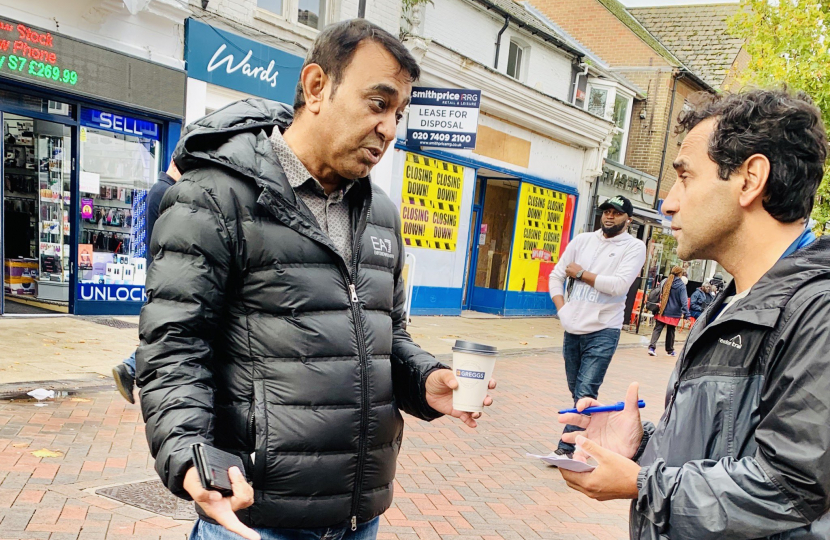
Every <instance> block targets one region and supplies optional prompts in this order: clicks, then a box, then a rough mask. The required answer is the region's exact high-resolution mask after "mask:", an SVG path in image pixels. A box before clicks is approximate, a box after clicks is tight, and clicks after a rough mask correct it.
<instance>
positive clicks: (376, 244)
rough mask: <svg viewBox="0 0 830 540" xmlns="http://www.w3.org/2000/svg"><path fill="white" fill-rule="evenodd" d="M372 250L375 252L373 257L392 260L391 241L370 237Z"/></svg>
mask: <svg viewBox="0 0 830 540" xmlns="http://www.w3.org/2000/svg"><path fill="white" fill-rule="evenodd" d="M372 248H373V249H374V250H375V255H379V256H381V257H386V258H387V259H393V258H394V257H395V255H393V254H392V240H389V239H388V238H378V237H377V236H373V237H372Z"/></svg>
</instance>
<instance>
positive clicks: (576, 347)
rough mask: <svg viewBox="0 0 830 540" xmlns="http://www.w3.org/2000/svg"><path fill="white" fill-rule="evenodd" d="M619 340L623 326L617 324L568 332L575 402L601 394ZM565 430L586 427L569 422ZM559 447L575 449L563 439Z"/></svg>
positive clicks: (567, 370) (568, 370) (569, 373)
mask: <svg viewBox="0 0 830 540" xmlns="http://www.w3.org/2000/svg"><path fill="white" fill-rule="evenodd" d="M619 341H620V330H619V329H617V328H606V329H605V330H599V331H597V332H591V333H590V334H582V335H577V334H569V333H568V332H565V343H564V344H563V345H562V356H564V357H565V375H566V376H567V378H568V389H569V390H570V391H571V397H572V398H573V400H574V404H576V402H577V401H579V400H580V399H581V398H584V397H592V398H594V399H596V397H597V396H598V395H599V387H600V385H602V380H603V379H604V378H605V372H606V371H607V370H608V364H610V363H611V357H612V356H614V352H615V351H616V350H617V343H618V342H619ZM563 431H564V432H565V433H570V432H572V431H582V428H580V427H577V426H572V425H570V424H568V425H566V426H565V429H564V430H563ZM559 448H561V449H563V450H566V451H568V452H573V451H574V446H573V445H572V444H568V443H566V442H562V441H559Z"/></svg>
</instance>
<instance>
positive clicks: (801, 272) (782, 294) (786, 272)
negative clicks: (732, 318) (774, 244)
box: [721, 237, 830, 311]
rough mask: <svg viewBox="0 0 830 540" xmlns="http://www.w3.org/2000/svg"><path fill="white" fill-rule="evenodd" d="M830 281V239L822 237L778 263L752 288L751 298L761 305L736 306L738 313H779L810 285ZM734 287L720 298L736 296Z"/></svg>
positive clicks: (730, 285)
mask: <svg viewBox="0 0 830 540" xmlns="http://www.w3.org/2000/svg"><path fill="white" fill-rule="evenodd" d="M828 277H830V237H822V238H819V239H818V240H816V241H815V242H813V243H812V244H810V245H809V246H807V247H805V248H802V249H799V250H798V251H796V252H795V253H793V254H792V255H790V256H788V257H784V258H783V259H781V260H779V261H778V262H777V263H775V266H773V267H772V268H771V269H770V270H769V271H768V272H767V273H766V274H764V276H763V277H762V278H761V279H760V280H759V281H758V283H756V284H755V285H754V286H753V287H752V293H751V296H752V297H753V298H757V299H759V300H761V303H760V304H758V303H756V302H752V303H750V305H745V306H737V305H736V306H735V311H743V310H744V309H753V310H758V309H778V308H780V307H781V306H782V305H784V304H785V303H786V302H787V300H789V299H790V298H791V297H792V296H793V295H794V294H795V293H796V291H798V289H800V288H801V287H803V286H805V285H806V284H807V283H809V282H811V281H814V280H818V279H827V278H828ZM733 287H734V285H733V284H732V283H730V284H729V286H728V287H727V288H726V289H725V290H724V291H722V292H721V294H722V295H723V294H733V293H732V292H729V291H734V288H733Z"/></svg>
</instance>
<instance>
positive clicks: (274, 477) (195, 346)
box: [137, 99, 443, 528]
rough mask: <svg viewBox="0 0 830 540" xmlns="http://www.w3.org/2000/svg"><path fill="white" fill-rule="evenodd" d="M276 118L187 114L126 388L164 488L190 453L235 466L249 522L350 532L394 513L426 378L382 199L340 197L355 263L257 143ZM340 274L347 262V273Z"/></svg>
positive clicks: (272, 108)
mask: <svg viewBox="0 0 830 540" xmlns="http://www.w3.org/2000/svg"><path fill="white" fill-rule="evenodd" d="M290 122H291V111H290V109H288V108H287V107H286V106H284V105H282V104H278V103H275V102H269V101H266V100H260V99H249V100H245V101H241V102H237V103H235V104H232V105H229V106H227V107H225V108H224V109H220V110H219V111H216V112H215V113H213V114H211V115H209V116H207V117H205V118H204V119H202V120H201V121H200V122H199V124H200V126H199V127H198V128H196V129H193V130H190V131H189V133H188V134H187V136H186V137H185V138H184V139H183V140H182V141H181V142H180V143H179V146H178V148H177V150H176V155H175V160H176V163H177V164H178V165H179V167H180V168H181V169H182V171H183V173H184V175H183V176H182V179H181V180H180V181H179V182H178V183H177V184H176V185H175V186H174V187H172V188H170V190H169V191H168V192H167V194H166V195H165V197H164V201H163V203H162V208H161V217H160V218H159V220H158V223H157V224H156V228H155V233H154V236H153V239H152V243H151V249H152V251H153V252H154V253H155V262H154V263H153V266H152V267H150V272H149V275H148V277H147V304H146V305H145V306H144V308H143V309H142V312H141V324H140V326H141V327H140V337H141V345H140V347H139V350H138V355H137V360H138V384H139V386H140V387H141V407H142V411H143V413H144V418H145V420H146V422H147V427H146V431H147V439H148V441H149V443H150V447H151V451H152V454H153V456H154V457H155V458H156V470H157V471H158V473H159V476H161V478H162V480H163V481H164V483H165V484H166V485H167V487H168V488H169V489H170V490H171V491H172V492H173V493H175V494H176V495H179V496H181V497H184V498H187V493H186V492H185V491H184V490H183V488H182V481H183V477H184V474H185V472H186V471H187V470H188V468H189V467H190V466H191V458H190V445H191V444H192V443H195V442H208V443H210V444H212V445H214V446H216V447H219V448H223V449H226V450H228V451H231V452H234V453H236V454H238V455H240V456H242V457H243V460H244V461H245V463H246V473H247V475H248V478H249V479H250V480H252V481H253V485H254V489H255V492H256V495H255V497H256V499H255V500H256V502H255V503H254V505H253V506H252V507H251V508H249V509H246V510H243V511H240V512H239V517H240V519H241V520H242V521H243V522H244V523H246V524H248V525H251V526H257V527H289V528H310V527H325V526H334V525H343V524H348V523H349V522H350V521H352V522H353V521H354V519H353V518H356V521H357V522H358V523H360V522H365V521H368V520H370V519H372V518H374V517H375V516H377V515H379V514H381V513H383V512H384V511H385V510H386V509H387V508H388V507H389V505H390V503H391V502H392V481H393V478H394V476H395V460H396V457H397V455H398V451H399V449H400V444H401V438H402V434H403V421H402V418H401V415H400V413H399V412H398V409H399V408H400V409H402V410H404V411H406V412H408V413H410V414H412V415H415V416H417V417H419V418H423V419H427V420H429V419H433V418H436V417H438V416H440V415H439V414H438V413H437V412H436V411H435V410H433V409H432V408H431V407H429V405H427V403H426V400H425V398H424V383H425V380H426V377H427V375H428V374H429V373H430V372H431V371H432V370H434V369H437V368H439V367H443V366H441V364H439V363H438V362H437V361H436V360H435V359H434V358H433V357H432V356H431V355H429V354H428V353H426V352H424V351H423V350H421V349H420V348H419V347H418V346H417V345H415V344H414V343H413V342H412V340H411V338H410V337H409V335H408V334H407V333H406V331H405V329H404V313H403V310H404V294H405V293H404V287H403V281H402V279H401V270H402V267H403V262H404V250H403V244H402V241H401V236H400V221H399V218H398V212H397V209H396V208H395V206H394V205H393V204H392V201H390V200H389V198H388V197H387V196H386V195H385V194H384V193H383V192H382V191H380V190H378V189H377V188H375V187H374V186H372V185H371V184H370V182H369V180H368V179H363V180H360V181H359V182H358V184H357V185H356V186H355V187H354V188H352V189H351V190H350V192H349V196H350V197H353V198H354V199H353V202H352V204H351V206H352V208H353V209H354V210H353V215H352V222H353V227H354V238H355V246H354V261H349V262H348V263H347V262H346V261H344V260H343V258H342V257H341V256H340V255H339V254H338V253H337V252H336V250H335V248H334V247H333V245H332V243H331V242H330V240H329V239H328V237H327V236H326V235H325V234H323V232H322V231H321V230H320V228H319V227H318V225H317V223H316V221H315V219H314V217H313V215H312V214H311V212H310V211H309V210H308V208H307V207H306V206H305V204H304V203H303V202H302V200H300V199H298V198H296V197H295V196H294V191H293V189H292V188H291V186H290V185H289V184H288V180H287V179H286V177H285V174H284V173H283V171H282V169H281V168H280V166H279V162H278V161H277V160H276V157H275V154H274V152H273V150H272V146H271V142H270V141H269V139H268V136H269V134H270V133H271V130H272V129H274V128H275V126H282V127H285V126H287V125H288V124H289V123H290ZM353 262H356V263H357V264H356V265H353V264H352V263H353Z"/></svg>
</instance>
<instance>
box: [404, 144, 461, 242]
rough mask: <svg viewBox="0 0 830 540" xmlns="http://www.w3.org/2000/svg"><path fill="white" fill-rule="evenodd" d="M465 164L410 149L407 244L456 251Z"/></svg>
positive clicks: (406, 173) (406, 182)
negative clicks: (461, 164) (460, 164)
mask: <svg viewBox="0 0 830 540" xmlns="http://www.w3.org/2000/svg"><path fill="white" fill-rule="evenodd" d="M463 185H464V168H463V167H460V166H458V165H453V164H452V163H448V162H446V161H440V160H437V159H433V158H428V157H424V156H420V155H418V154H412V153H409V152H407V154H406V163H405V165H404V173H403V186H402V189H401V199H402V200H401V227H402V228H401V231H402V235H403V240H404V242H405V243H406V245H407V246H410V247H419V248H426V249H440V250H444V251H455V247H456V243H457V241H458V221H459V219H460V215H461V188H462V187H463Z"/></svg>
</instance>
